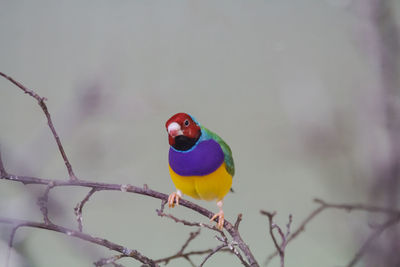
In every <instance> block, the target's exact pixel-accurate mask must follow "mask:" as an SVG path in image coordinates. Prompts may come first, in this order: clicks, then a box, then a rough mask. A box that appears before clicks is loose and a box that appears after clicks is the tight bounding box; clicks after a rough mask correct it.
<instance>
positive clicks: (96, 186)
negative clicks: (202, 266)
mask: <svg viewBox="0 0 400 267" xmlns="http://www.w3.org/2000/svg"><path fill="white" fill-rule="evenodd" d="M0 76H2V77H4V78H6V79H7V80H9V81H10V82H11V83H13V84H14V85H16V86H17V87H19V88H20V89H21V90H22V91H23V92H24V93H26V94H28V95H30V96H31V97H33V98H35V99H36V100H37V101H38V104H39V106H40V107H41V109H42V110H43V112H44V114H45V116H46V118H47V122H48V126H49V127H50V130H51V132H52V134H53V137H54V139H55V140H56V143H57V145H58V148H59V151H60V153H61V156H62V158H63V160H64V163H65V166H66V168H67V170H68V174H69V180H52V179H43V178H37V177H31V176H19V175H13V174H8V173H7V172H6V171H5V168H4V165H3V163H2V161H1V158H0V174H1V178H3V179H6V180H10V181H16V182H21V183H23V184H25V185H27V184H40V185H46V186H47V188H46V191H45V193H44V195H43V197H41V198H40V199H39V205H40V207H41V211H42V214H43V217H44V218H43V219H44V223H37V222H29V221H20V222H21V224H22V225H21V226H27V227H36V228H42V229H47V230H53V231H57V232H63V231H62V229H61V228H60V227H61V226H58V225H54V224H52V223H51V222H50V220H49V217H48V209H47V202H48V194H49V192H50V190H51V189H52V188H53V187H58V186H77V187H89V188H91V191H90V192H89V193H88V194H87V195H86V197H85V198H84V199H83V200H82V201H81V202H80V203H78V205H77V207H76V208H75V210H76V215H77V220H78V227H79V229H80V232H75V231H70V230H69V229H67V230H65V231H68V235H69V234H73V235H74V236H77V237H79V238H81V239H85V238H86V239H85V240H87V239H89V240H90V238H89V237H90V236H88V235H86V234H84V233H83V232H81V231H82V208H83V206H84V204H85V203H86V202H87V201H88V200H89V198H90V197H91V196H92V195H93V194H94V193H95V192H96V191H99V190H105V191H122V192H129V193H136V194H141V195H146V196H150V197H153V198H158V199H161V200H162V205H161V210H160V211H157V212H158V213H159V214H164V213H163V208H164V206H165V203H166V201H167V199H168V195H166V194H163V193H160V192H157V191H154V190H151V189H149V188H148V187H147V185H145V186H143V188H140V187H136V186H132V185H129V184H123V185H119V184H107V183H96V182H90V181H83V180H78V179H77V177H76V176H75V174H74V172H73V170H72V166H71V164H70V162H69V160H68V158H67V156H66V153H65V151H64V148H63V146H62V143H61V141H60V138H59V136H58V134H57V132H56V130H55V127H54V124H53V122H52V120H51V116H50V113H49V111H48V108H47V106H46V104H45V100H46V98H44V97H41V96H39V95H38V94H37V93H35V92H34V91H33V90H30V89H28V88H26V87H25V86H24V85H22V84H21V83H19V82H18V81H16V80H14V79H13V78H12V77H10V76H8V75H6V74H4V73H2V72H0ZM180 204H181V206H184V207H186V208H189V209H191V210H193V211H196V212H198V213H200V214H202V215H203V216H205V217H207V218H209V219H211V218H212V217H213V215H214V213H212V212H210V211H209V210H207V209H205V208H203V207H201V206H199V205H196V204H194V203H192V202H190V201H187V200H184V199H182V200H181V202H180ZM160 216H162V215H160ZM164 216H167V217H170V218H171V219H177V218H176V217H173V216H172V215H169V214H168V215H164ZM0 219H2V220H3V221H2V222H3V223H4V222H6V221H7V220H11V221H14V223H13V224H16V220H12V219H7V218H0ZM177 220H178V221H179V222H181V223H183V224H186V225H191V226H201V227H207V228H210V229H213V227H211V226H208V225H207V224H202V223H191V222H187V221H184V220H180V219H177ZM178 221H177V222H178ZM0 222H1V221H0ZM239 222H240V218H238V220H237V223H236V224H235V225H236V228H235V227H234V226H233V225H232V224H231V223H230V222H229V221H227V220H225V222H224V225H223V227H224V228H225V229H226V231H227V232H228V233H229V234H230V235H231V237H232V239H233V241H232V244H233V243H234V244H235V245H237V246H238V247H239V248H240V250H241V251H242V252H243V253H244V255H245V256H246V258H247V260H248V262H249V266H252V267H253V266H254V267H257V266H259V265H258V263H257V261H256V260H255V258H254V256H253V254H252V252H251V251H250V249H249V247H248V246H247V244H246V243H245V242H244V241H243V239H242V238H241V236H240V234H239V231H238V230H237V228H238V225H239ZM60 229H61V230H60ZM64 229H66V228H64ZM219 232H220V234H221V236H225V234H224V233H223V231H219ZM76 233H78V234H76ZM225 238H226V237H225ZM96 240H102V239H96ZM104 241H106V242H108V241H107V240H104ZM95 243H96V242H95ZM114 250H116V251H118V252H121V253H123V254H124V255H129V256H131V255H130V254H129V253H125V252H122V251H120V250H118V249H114ZM218 250H220V249H218ZM134 252H135V251H134ZM236 252H237V251H236ZM214 253H215V252H214ZM135 255H136V254H135ZM235 255H240V253H235ZM132 257H133V256H132ZM238 257H239V256H238ZM241 260H242V261H243V258H241ZM152 263H153V264H154V262H152ZM246 264H247V263H246Z"/></svg>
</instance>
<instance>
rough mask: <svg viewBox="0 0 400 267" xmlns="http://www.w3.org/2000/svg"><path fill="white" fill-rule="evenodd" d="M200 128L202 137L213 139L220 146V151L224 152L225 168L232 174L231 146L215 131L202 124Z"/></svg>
mask: <svg viewBox="0 0 400 267" xmlns="http://www.w3.org/2000/svg"><path fill="white" fill-rule="evenodd" d="M201 130H202V133H203V134H204V137H203V138H205V139H213V140H215V141H216V142H217V143H218V144H219V145H220V146H221V148H222V151H223V152H224V160H225V165H226V170H227V172H228V173H229V174H230V175H232V176H233V175H234V174H235V163H234V162H233V158H232V151H231V148H230V147H229V146H228V144H227V143H225V141H224V140H222V138H221V137H219V136H218V135H217V134H216V133H214V132H212V131H210V130H208V129H207V128H205V127H204V126H201Z"/></svg>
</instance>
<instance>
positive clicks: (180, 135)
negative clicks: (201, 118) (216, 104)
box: [165, 113, 201, 150]
mask: <svg viewBox="0 0 400 267" xmlns="http://www.w3.org/2000/svg"><path fill="white" fill-rule="evenodd" d="M165 128H166V129H167V132H168V141H169V144H170V145H171V146H172V147H174V148H176V149H178V150H188V149H190V148H191V147H192V146H193V145H194V144H195V143H196V142H197V140H198V139H199V138H200V135H201V128H200V126H199V125H198V123H197V122H196V121H195V120H194V119H193V118H192V117H191V116H190V115H189V114H186V113H177V114H175V115H174V116H172V117H171V118H170V119H169V120H167V122H166V123H165Z"/></svg>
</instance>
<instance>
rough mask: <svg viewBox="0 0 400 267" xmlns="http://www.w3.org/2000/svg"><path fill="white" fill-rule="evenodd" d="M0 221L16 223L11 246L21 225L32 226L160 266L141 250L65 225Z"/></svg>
mask: <svg viewBox="0 0 400 267" xmlns="http://www.w3.org/2000/svg"><path fill="white" fill-rule="evenodd" d="M0 223H5V224H11V225H14V228H13V230H12V232H11V238H10V241H9V248H11V247H12V242H13V239H14V236H15V233H16V231H17V229H19V228H21V227H31V228H39V229H46V230H49V231H54V232H58V233H62V234H65V235H68V236H71V237H75V238H79V239H82V240H85V241H88V242H90V243H93V244H97V245H100V246H103V247H106V248H108V249H110V250H114V251H117V252H119V253H121V254H123V255H125V256H126V257H131V258H134V259H136V260H138V261H140V262H142V263H144V264H148V265H150V266H158V265H157V264H156V263H155V262H154V261H153V260H151V259H149V258H147V257H146V256H144V255H142V254H141V253H140V252H139V251H137V250H134V249H128V248H126V247H123V246H121V245H118V244H116V243H113V242H111V241H108V240H106V239H103V238H98V237H93V236H91V235H88V234H85V233H82V232H78V231H75V230H72V229H69V228H66V227H63V226H61V225H56V224H46V223H40V222H33V221H26V220H18V219H10V218H4V217H0Z"/></svg>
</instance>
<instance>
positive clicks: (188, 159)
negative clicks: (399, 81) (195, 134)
mask: <svg viewBox="0 0 400 267" xmlns="http://www.w3.org/2000/svg"><path fill="white" fill-rule="evenodd" d="M223 162H224V152H223V151H222V149H221V147H220V145H219V144H218V143H217V142H215V141H214V140H212V139H211V140H206V141H202V142H200V143H199V144H197V146H196V147H195V148H194V149H193V150H191V151H189V152H179V151H176V150H174V149H173V148H170V149H169V166H170V167H171V168H172V170H173V171H174V172H175V173H177V174H179V175H182V176H193V175H199V176H201V175H207V174H210V173H212V172H213V171H215V170H216V169H218V167H219V166H221V164H222V163H223Z"/></svg>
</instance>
